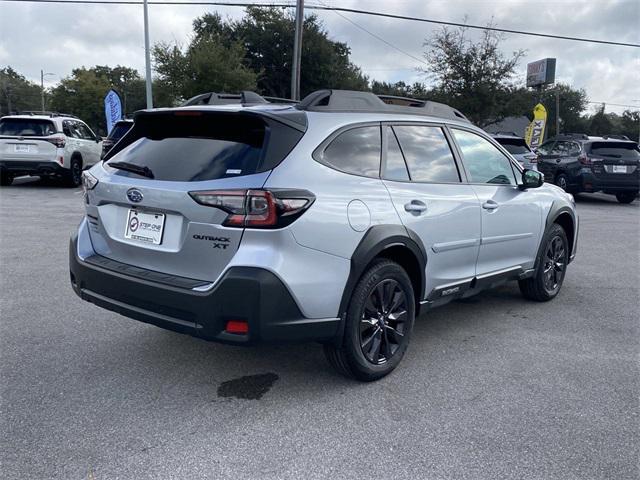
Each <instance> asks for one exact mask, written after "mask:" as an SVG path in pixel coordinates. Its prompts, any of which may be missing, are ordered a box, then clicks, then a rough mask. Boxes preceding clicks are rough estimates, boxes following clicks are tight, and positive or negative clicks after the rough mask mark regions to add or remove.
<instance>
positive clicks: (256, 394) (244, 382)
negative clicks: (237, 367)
mask: <svg viewBox="0 0 640 480" xmlns="http://www.w3.org/2000/svg"><path fill="white" fill-rule="evenodd" d="M278 378H279V377H278V375H276V374H275V373H261V374H259V375H248V376H245V377H240V378H236V379H233V380H227V381H226V382H222V383H221V384H220V386H219V387H218V396H219V397H227V398H228V397H235V398H241V399H243V400H260V399H261V398H262V396H263V395H264V394H265V393H267V392H268V391H269V390H270V389H271V387H272V386H273V384H274V383H275V382H276V380H278Z"/></svg>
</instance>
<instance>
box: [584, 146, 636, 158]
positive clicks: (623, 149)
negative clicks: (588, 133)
mask: <svg viewBox="0 0 640 480" xmlns="http://www.w3.org/2000/svg"><path fill="white" fill-rule="evenodd" d="M590 153H591V155H593V156H595V157H606V158H628V159H633V158H636V159H637V158H640V152H638V146H637V144H635V143H631V142H629V143H626V142H620V143H617V142H594V143H593V144H592V145H591V151H590Z"/></svg>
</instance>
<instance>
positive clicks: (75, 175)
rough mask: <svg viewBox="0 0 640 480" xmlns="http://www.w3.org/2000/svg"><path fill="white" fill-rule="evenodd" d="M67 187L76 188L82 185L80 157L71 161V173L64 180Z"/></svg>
mask: <svg viewBox="0 0 640 480" xmlns="http://www.w3.org/2000/svg"><path fill="white" fill-rule="evenodd" d="M64 184H65V185H66V186H67V187H71V188H76V187H79V186H80V185H81V184H82V160H81V159H80V158H78V157H74V158H72V159H71V165H69V171H68V172H67V174H66V176H65V178H64Z"/></svg>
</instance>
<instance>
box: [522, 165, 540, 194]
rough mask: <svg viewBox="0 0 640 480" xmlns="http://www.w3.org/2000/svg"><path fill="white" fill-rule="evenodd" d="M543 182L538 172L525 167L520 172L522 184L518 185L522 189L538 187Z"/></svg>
mask: <svg viewBox="0 0 640 480" xmlns="http://www.w3.org/2000/svg"><path fill="white" fill-rule="evenodd" d="M543 183H544V177H543V176H542V174H541V173H540V172H536V171H535V170H527V169H525V171H524V172H522V185H520V188H521V189H522V190H526V189H528V188H538V187H541V186H542V184H543Z"/></svg>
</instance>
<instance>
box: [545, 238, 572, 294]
mask: <svg viewBox="0 0 640 480" xmlns="http://www.w3.org/2000/svg"><path fill="white" fill-rule="evenodd" d="M566 267H567V251H566V249H565V246H564V242H563V241H562V238H561V237H560V236H559V235H556V236H555V237H553V238H552V239H551V241H549V243H548V244H547V249H546V251H545V254H544V270H543V272H542V273H543V277H542V278H543V282H544V288H545V289H546V290H547V292H549V293H553V292H554V291H556V290H557V289H558V288H560V285H561V284H562V279H563V278H564V272H565V269H566Z"/></svg>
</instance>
